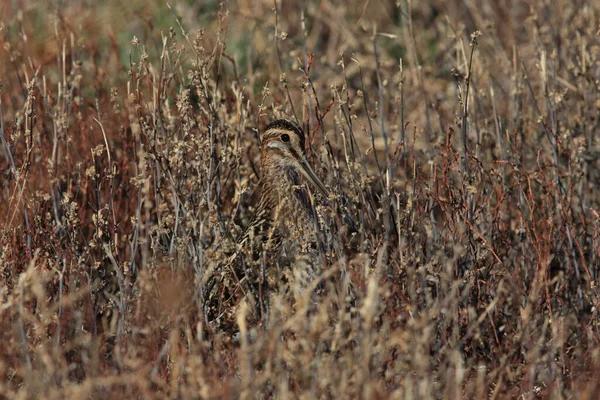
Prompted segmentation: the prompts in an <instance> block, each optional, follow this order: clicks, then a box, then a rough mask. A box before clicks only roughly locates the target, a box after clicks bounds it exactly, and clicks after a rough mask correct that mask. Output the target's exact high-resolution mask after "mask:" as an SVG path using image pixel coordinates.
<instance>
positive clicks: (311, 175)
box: [300, 157, 329, 198]
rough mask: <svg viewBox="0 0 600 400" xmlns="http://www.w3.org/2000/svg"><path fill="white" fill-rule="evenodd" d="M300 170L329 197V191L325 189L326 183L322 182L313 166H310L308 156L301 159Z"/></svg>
mask: <svg viewBox="0 0 600 400" xmlns="http://www.w3.org/2000/svg"><path fill="white" fill-rule="evenodd" d="M300 172H301V173H302V175H304V177H305V178H306V179H308V180H309V181H310V182H311V183H312V184H313V185H315V186H316V187H317V189H319V191H320V192H321V194H322V195H323V196H325V197H326V198H327V197H329V191H327V189H325V185H323V182H321V180H320V179H319V178H317V176H316V175H315V173H314V172H313V170H312V168H310V164H308V161H307V160H306V157H302V160H301V161H300Z"/></svg>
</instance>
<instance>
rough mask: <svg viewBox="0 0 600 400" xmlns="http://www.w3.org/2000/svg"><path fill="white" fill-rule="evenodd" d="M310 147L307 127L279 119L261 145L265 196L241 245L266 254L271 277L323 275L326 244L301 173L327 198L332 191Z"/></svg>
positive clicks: (303, 281) (302, 283) (298, 279)
mask: <svg viewBox="0 0 600 400" xmlns="http://www.w3.org/2000/svg"><path fill="white" fill-rule="evenodd" d="M304 146H305V137H304V132H302V129H300V127H298V126H297V125H296V124H294V123H293V122H290V121H288V120H285V119H278V120H276V121H273V122H272V123H270V124H269V125H268V126H267V127H266V129H265V132H264V133H263V136H262V145H261V178H260V190H261V195H260V200H259V202H258V205H257V207H256V214H255V216H254V219H253V220H252V222H251V224H250V226H249V228H248V230H247V231H246V233H245V235H244V236H243V238H242V240H241V241H240V246H241V248H243V249H245V250H246V251H248V250H250V251H251V252H252V254H254V260H255V261H259V260H261V259H262V260H261V261H262V264H261V265H262V266H263V268H265V267H266V268H268V270H267V271H266V273H265V275H266V278H267V279H269V280H278V279H279V273H280V272H284V273H286V272H292V276H293V278H294V281H295V283H297V284H299V286H301V287H303V286H305V285H306V284H307V283H309V282H310V281H311V280H312V279H314V278H315V276H317V275H318V274H319V271H320V265H321V263H322V260H321V259H320V254H321V253H322V252H321V251H320V250H322V249H323V245H322V244H321V243H322V240H319V235H318V231H319V223H318V218H317V213H316V209H315V207H314V206H313V203H312V202H311V197H310V195H309V192H308V190H307V188H306V186H303V185H302V182H301V177H304V178H305V179H306V180H307V181H308V182H309V183H310V184H312V185H313V186H314V187H315V188H316V189H317V190H318V191H319V192H320V193H321V195H323V196H324V197H325V198H327V197H328V196H329V192H328V190H327V189H326V188H325V185H323V183H322V182H321V181H320V180H319V178H318V177H317V176H316V175H315V173H314V172H313V170H312V168H311V167H310V165H309V163H308V161H307V158H306V155H305V152H304ZM257 256H260V258H258V257H257ZM288 275H289V274H288Z"/></svg>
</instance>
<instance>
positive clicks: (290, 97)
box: [273, 0, 306, 123]
mask: <svg viewBox="0 0 600 400" xmlns="http://www.w3.org/2000/svg"><path fill="white" fill-rule="evenodd" d="M273 12H274V13H275V37H274V40H275V50H276V53H277V62H278V64H279V74H280V76H282V74H285V72H284V70H283V61H282V60H281V50H280V49H279V17H278V12H277V0H273ZM301 15H302V21H301V23H302V26H304V12H302V14H301ZM305 54H306V53H305ZM283 88H284V89H285V93H286V95H287V100H288V102H289V104H290V107H291V108H292V115H293V116H294V122H296V123H298V122H299V121H298V115H297V114H296V109H295V108H294V102H293V101H292V96H291V94H290V89H289V87H288V84H287V79H284V80H283Z"/></svg>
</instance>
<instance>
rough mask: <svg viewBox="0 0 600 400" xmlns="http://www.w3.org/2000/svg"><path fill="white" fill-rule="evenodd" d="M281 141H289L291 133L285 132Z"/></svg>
mask: <svg viewBox="0 0 600 400" xmlns="http://www.w3.org/2000/svg"><path fill="white" fill-rule="evenodd" d="M281 141H282V142H289V141H290V135H288V134H287V133H284V134H283V135H281Z"/></svg>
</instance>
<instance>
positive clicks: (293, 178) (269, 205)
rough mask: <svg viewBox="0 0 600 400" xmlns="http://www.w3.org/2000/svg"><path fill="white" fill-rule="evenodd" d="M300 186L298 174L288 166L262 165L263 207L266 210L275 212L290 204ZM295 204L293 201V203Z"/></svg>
mask: <svg viewBox="0 0 600 400" xmlns="http://www.w3.org/2000/svg"><path fill="white" fill-rule="evenodd" d="M298 185H300V179H299V177H298V174H297V172H295V171H292V170H290V167H288V166H279V165H264V164H263V165H262V176H261V182H260V186H261V190H262V192H261V203H262V204H261V206H262V207H263V208H264V209H265V210H271V211H272V212H275V210H276V209H277V208H278V207H281V206H284V201H285V202H286V203H289V200H292V199H290V195H291V196H292V197H293V195H292V194H293V193H294V187H295V186H298ZM291 203H292V204H293V201H292V202H291Z"/></svg>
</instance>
